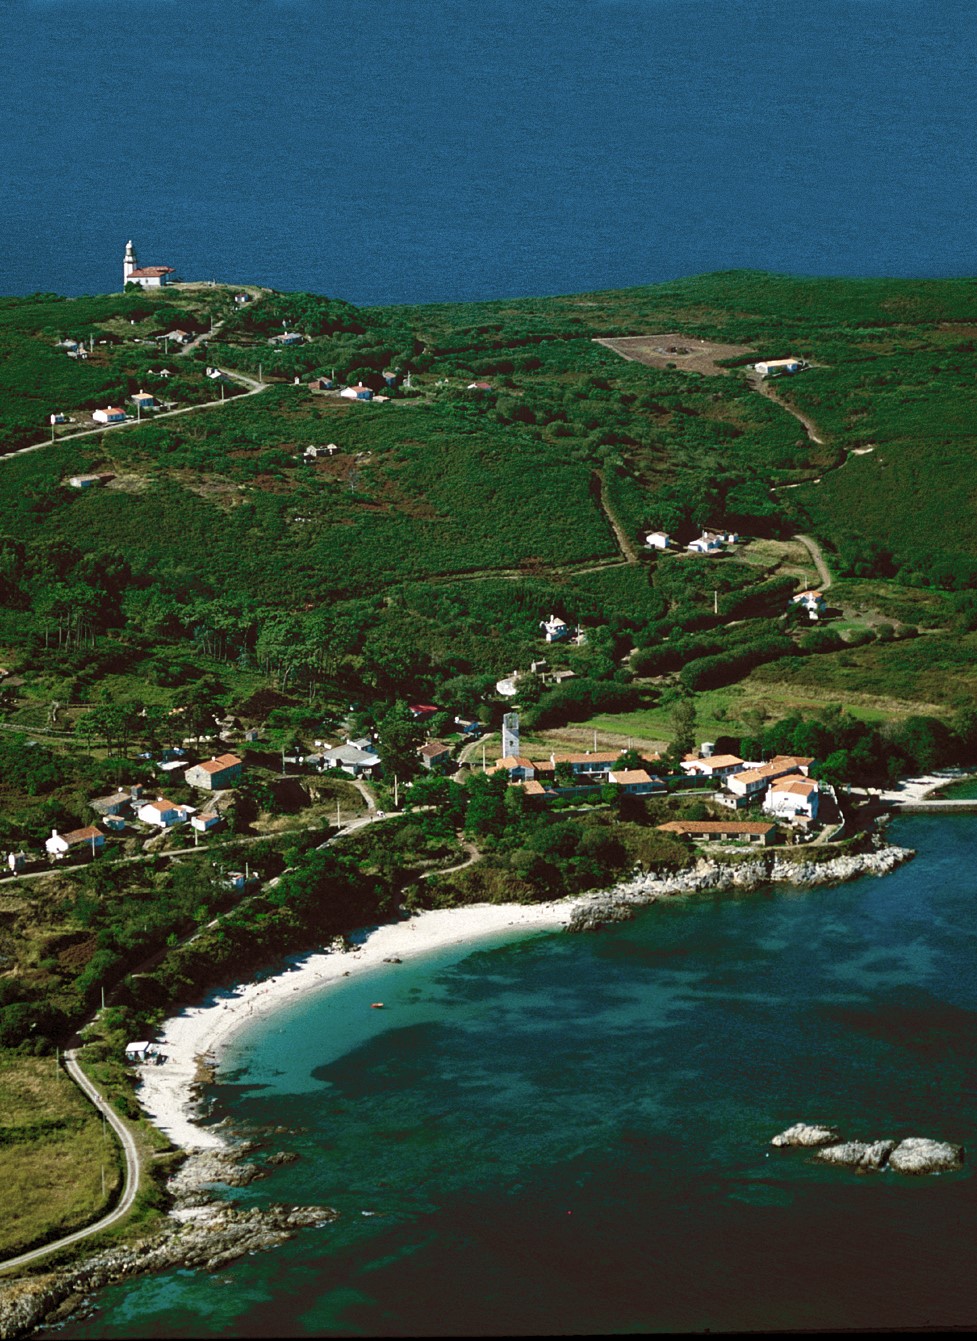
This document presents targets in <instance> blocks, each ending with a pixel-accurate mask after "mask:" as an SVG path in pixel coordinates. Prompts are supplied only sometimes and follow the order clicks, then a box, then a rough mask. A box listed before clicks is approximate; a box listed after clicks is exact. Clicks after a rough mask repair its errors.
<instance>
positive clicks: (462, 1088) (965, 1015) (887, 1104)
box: [67, 817, 977, 1338]
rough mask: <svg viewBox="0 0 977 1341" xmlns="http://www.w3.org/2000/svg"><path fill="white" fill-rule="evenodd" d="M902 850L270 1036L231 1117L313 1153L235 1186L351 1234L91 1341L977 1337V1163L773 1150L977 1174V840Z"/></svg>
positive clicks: (945, 830) (171, 1300) (310, 1005)
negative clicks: (866, 1164) (860, 1144)
mask: <svg viewBox="0 0 977 1341" xmlns="http://www.w3.org/2000/svg"><path fill="white" fill-rule="evenodd" d="M894 837H896V838H897V840H899V841H903V842H907V843H910V844H912V845H913V846H916V847H917V848H918V851H919V856H918V858H917V859H916V861H914V862H912V863H911V864H909V865H907V866H905V867H903V868H901V869H900V870H899V871H897V872H896V873H894V874H893V875H891V876H889V877H886V878H885V879H882V880H877V879H865V880H861V881H858V882H855V883H852V884H849V885H845V886H841V887H838V888H834V889H816V890H812V891H806V892H801V891H793V890H787V889H783V888H778V889H776V890H770V891H767V892H766V893H761V894H753V895H744V896H738V897H723V898H719V897H717V898H709V897H705V898H703V897H699V898H695V899H688V900H674V901H669V902H668V903H665V904H659V905H656V906H654V907H652V908H650V909H648V910H646V911H645V912H644V913H643V915H642V916H641V917H640V918H639V919H638V920H636V921H635V922H633V923H630V924H627V925H624V926H618V927H616V928H614V929H612V930H608V931H605V932H603V933H601V934H599V935H597V936H579V937H573V936H567V935H544V936H538V935H537V936H533V937H529V938H526V937H523V938H522V939H521V940H520V941H518V942H516V943H514V944H509V945H499V944H493V943H488V944H487V945H482V946H480V947H479V948H478V949H476V950H475V951H474V952H473V953H470V954H468V955H463V954H462V953H461V952H460V951H458V950H454V951H451V952H442V953H441V954H440V955H436V956H431V957H430V958H429V959H428V960H427V961H425V962H409V963H405V964H402V965H399V966H394V967H390V968H384V969H383V970H382V971H379V972H378V973H377V974H376V975H374V976H372V977H371V979H370V980H369V981H368V982H355V981H353V982H351V983H349V984H343V985H341V986H337V987H332V988H328V989H326V990H324V991H323V993H322V994H321V995H320V996H319V997H318V998H317V999H315V1000H311V1001H309V1000H306V1001H303V1002H302V1003H301V1004H298V1005H296V1006H295V1007H294V1008H293V1009H291V1010H289V1011H286V1012H283V1013H282V1014H280V1015H278V1016H275V1017H273V1018H271V1019H269V1020H267V1021H263V1022H261V1023H260V1024H258V1025H256V1026H255V1029H254V1031H253V1032H252V1033H250V1034H249V1035H247V1036H243V1037H242V1038H241V1039H240V1040H239V1042H238V1044H237V1046H236V1048H235V1053H234V1056H233V1058H232V1059H229V1060H230V1061H231V1062H232V1063H233V1065H231V1066H230V1067H229V1069H227V1070H225V1071H224V1072H223V1074H224V1076H225V1082H226V1083H224V1084H223V1085H221V1086H219V1087H216V1089H215V1095H216V1099H217V1109H216V1116H217V1117H220V1116H222V1115H225V1114H230V1115H231V1116H232V1118H233V1119H234V1121H235V1122H236V1123H237V1124H238V1125H239V1127H240V1129H241V1130H242V1131H254V1130H255V1129H256V1128H260V1127H262V1126H267V1125H268V1124H272V1125H276V1124H281V1125H283V1126H286V1127H289V1128H293V1129H295V1128H298V1129H301V1130H298V1131H293V1132H292V1134H289V1135H284V1136H283V1135H278V1136H273V1137H270V1138H267V1139H269V1140H270V1142H271V1145H270V1146H268V1147H266V1148H267V1149H272V1148H277V1147H281V1146H284V1147H285V1148H287V1149H292V1150H294V1151H296V1152H298V1153H299V1154H300V1155H301V1160H300V1161H299V1162H298V1163H296V1164H293V1165H290V1166H285V1167H282V1168H279V1169H277V1170H275V1171H274V1172H273V1173H272V1174H271V1176H270V1177H269V1178H268V1179H267V1180H266V1181H263V1182H260V1183H256V1184H253V1185H252V1187H251V1188H249V1189H247V1190H245V1191H242V1192H239V1193H236V1194H234V1195H236V1196H239V1197H240V1198H241V1199H242V1200H243V1201H245V1202H252V1201H256V1202H259V1203H268V1202H279V1201H286V1202H287V1201H297V1202H303V1203H307V1202H312V1201H319V1202H325V1203H327V1204H330V1205H334V1206H335V1207H336V1208H337V1209H338V1210H340V1212H341V1213H342V1218H341V1219H340V1220H339V1221H338V1222H336V1223H335V1224H334V1225H332V1226H328V1227H326V1228H324V1229H322V1230H317V1231H309V1232H307V1233H304V1234H302V1235H300V1236H299V1237H298V1238H296V1239H295V1240H293V1241H292V1242H291V1243H289V1244H287V1245H286V1246H284V1247H282V1248H279V1249H277V1250H275V1251H273V1252H270V1253H263V1254H258V1255H256V1256H254V1257H249V1258H246V1259H244V1260H243V1261H241V1262H240V1263H238V1264H236V1265H234V1266H232V1267H230V1268H228V1269H227V1270H225V1271H222V1272H221V1273H219V1274H218V1275H207V1274H204V1273H191V1272H187V1271H182V1272H172V1273H169V1274H167V1275H164V1276H159V1277H154V1278H147V1279H143V1280H136V1281H130V1282H129V1283H127V1284H126V1285H124V1286H120V1287H117V1288H113V1289H111V1290H108V1291H105V1292H104V1294H103V1295H102V1296H101V1303H102V1308H101V1311H100V1312H99V1313H98V1315H97V1316H96V1317H94V1318H93V1319H91V1320H90V1321H89V1322H87V1323H86V1324H84V1325H76V1326H73V1327H71V1328H69V1329H68V1332H67V1336H69V1337H72V1338H81V1337H86V1338H101V1337H108V1338H117V1337H164V1336H165V1337H195V1336H205V1337H206V1336H221V1337H252V1336H253V1337H258V1336H261V1337H264V1336H306V1335H308V1336H318V1335H331V1334H353V1335H389V1336H405V1335H408V1336H414V1335H418V1336H423V1335H430V1334H437V1335H445V1336H451V1335H455V1334H460V1335H483V1334H516V1335H518V1334H521V1333H526V1332H528V1333H533V1334H548V1333H563V1334H574V1333H602V1332H615V1333H623V1332H631V1331H637V1332H661V1331H669V1330H680V1331H692V1330H699V1329H703V1328H711V1329H713V1330H736V1329H747V1330H752V1329H761V1330H763V1329H771V1330H775V1329H778V1328H814V1329H821V1328H827V1327H834V1328H846V1327H861V1328H868V1327H890V1328H900V1327H908V1326H917V1327H918V1326H938V1325H942V1326H950V1325H966V1324H972V1323H974V1322H975V1321H977V1239H975V1236H974V1234H973V1223H974V1215H975V1212H977V1182H975V1180H974V1178H973V1176H972V1170H971V1169H970V1168H968V1169H966V1170H965V1171H964V1172H963V1173H962V1174H960V1175H947V1176H943V1177H937V1178H929V1179H907V1178H900V1177H899V1176H898V1175H895V1174H879V1175H867V1176H858V1175H856V1174H853V1173H850V1172H846V1171H840V1170H832V1169H827V1168H823V1167H819V1166H816V1165H815V1164H813V1163H812V1162H811V1160H810V1159H808V1158H807V1157H806V1156H805V1155H804V1154H803V1153H802V1152H798V1151H771V1150H770V1148H769V1145H768V1142H769V1140H770V1138H771V1137H772V1136H773V1135H774V1133H776V1132H777V1131H779V1130H781V1129H782V1128H783V1127H784V1126H786V1125H787V1124H789V1123H791V1122H794V1121H797V1120H799V1119H808V1120H812V1119H813V1120H828V1121H832V1122H836V1123H838V1124H839V1126H840V1127H841V1129H842V1131H843V1132H844V1133H845V1134H846V1135H851V1136H860V1137H875V1136H887V1135H891V1136H897V1137H898V1136H904V1135H911V1134H916V1135H933V1136H937V1137H942V1138H945V1139H948V1140H953V1141H959V1142H961V1143H963V1144H964V1145H965V1146H966V1147H967V1148H968V1150H969V1152H970V1156H971V1158H973V1157H974V1155H975V1153H977V973H975V951H977V922H975V901H977V874H975V867H974V861H973V856H974V846H975V840H977V819H975V818H969V817H956V818H953V819H950V820H941V819H936V818H930V817H926V818H919V819H915V820H913V821H905V822H902V823H901V824H899V825H898V826H896V828H895V832H894ZM378 998H379V999H382V1000H384V1001H385V1003H386V1005H387V1009H386V1010H384V1011H382V1012H380V1011H372V1010H371V1009H370V1002H371V1000H375V999H378ZM364 1211H369V1212H371V1213H372V1214H370V1215H364V1214H363V1212H364Z"/></svg>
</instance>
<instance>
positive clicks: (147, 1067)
mask: <svg viewBox="0 0 977 1341" xmlns="http://www.w3.org/2000/svg"><path fill="white" fill-rule="evenodd" d="M914 855H915V854H914V853H913V852H912V851H911V850H910V849H908V848H899V847H893V846H884V847H881V848H879V849H876V850H874V851H871V852H866V853H862V854H859V855H856V856H842V857H835V858H830V859H828V860H826V861H823V862H814V861H804V860H801V861H787V860H784V859H783V858H782V857H780V856H779V855H778V854H777V851H776V849H768V850H766V851H762V850H758V851H757V852H756V853H755V854H754V853H750V854H749V855H748V856H745V859H743V860H741V861H737V862H730V861H728V860H727V861H722V860H719V859H715V858H709V857H703V856H700V857H699V859H698V860H697V861H696V863H695V865H694V866H692V867H690V868H689V869H688V870H684V871H680V872H678V873H676V874H674V875H667V876H658V875H653V874H646V875H636V876H634V877H633V878H631V879H629V880H624V881H621V882H619V883H618V884H616V885H613V886H611V887H610V888H608V889H602V890H592V891H589V892H587V893H584V894H571V895H567V896H565V897H564V898H562V899H557V900H553V901H551V902H548V903H533V904H519V903H506V904H493V903H480V904H474V905H470V906H467V907H460V908H439V909H430V910H426V911H424V912H421V913H417V914H415V915H414V916H413V917H411V918H409V919H408V920H406V921H403V922H392V923H384V924H383V925H380V926H374V927H367V928H360V929H359V930H357V931H355V932H353V933H351V934H350V935H349V937H348V938H347V941H348V943H349V945H350V948H349V949H325V950H313V951H310V952H309V953H307V954H303V955H298V956H295V957H293V958H292V959H291V960H290V961H289V964H288V967H287V968H285V969H284V970H282V971H280V972H278V973H275V974H274V975H272V976H268V977H262V978H259V979H256V980H255V981H253V982H249V983H247V984H239V985H237V986H235V987H233V988H230V989H218V990H216V991H213V992H211V993H210V994H209V996H208V997H207V998H206V999H205V1001H204V1002H203V1003H202V1004H199V1005H195V1006H188V1007H186V1008H185V1009H183V1010H182V1011H180V1012H179V1013H178V1014H175V1015H172V1016H170V1017H168V1018H167V1019H166V1020H165V1021H164V1024H163V1026H162V1029H161V1031H160V1038H159V1046H160V1051H161V1052H162V1053H163V1054H164V1055H165V1057H166V1058H167V1060H166V1062H165V1064H163V1065H156V1064H144V1065H142V1066H140V1067H139V1068H138V1071H137V1074H138V1076H139V1084H138V1088H137V1090H136V1098H137V1100H138V1101H139V1104H140V1106H141V1107H142V1109H143V1111H144V1112H145V1113H146V1116H147V1117H148V1118H149V1120H150V1121H151V1122H152V1123H153V1124H154V1125H155V1126H156V1127H157V1128H158V1129H159V1130H160V1131H162V1132H163V1133H164V1134H165V1135H166V1136H167V1137H169V1139H170V1141H171V1142H172V1143H173V1144H174V1145H175V1146H178V1147H181V1148H182V1149H184V1150H188V1151H191V1150H197V1151H199V1150H220V1149H228V1148H231V1147H232V1146H233V1145H234V1144H235V1142H234V1141H233V1140H232V1139H229V1138H228V1137H226V1136H225V1135H223V1134H222V1133H218V1132H217V1131H215V1130H214V1129H213V1128H209V1127H206V1126H202V1125H201V1114H200V1113H199V1112H198V1098H197V1087H198V1086H199V1084H200V1083H201V1082H202V1081H205V1080H207V1079H208V1078H210V1076H212V1075H213V1073H214V1071H215V1070H216V1069H217V1068H218V1067H219V1065H220V1055H219V1050H220V1049H221V1047H223V1046H224V1045H226V1044H227V1043H229V1042H230V1041H231V1039H232V1038H233V1037H234V1036H235V1035H236V1034H238V1033H239V1032H240V1031H241V1030H243V1029H245V1028H247V1026H248V1024H249V1022H250V1021H252V1020H254V1019H260V1018H262V1017H263V1016H266V1015H269V1014H271V1013H273V1012H274V1011H275V1010H277V1009H278V1008H279V1007H281V1006H283V1005H284V1004H285V1003H286V1002H288V1001H294V1000H295V997H296V995H297V994H301V995H306V994H307V993H309V992H312V991H316V990H318V989H321V988H325V987H327V986H328V985H329V984H331V983H336V982H340V981H342V980H344V979H345V978H347V977H352V976H354V975H359V974H362V973H368V972H370V971H371V970H372V969H375V968H377V967H379V966H380V965H382V964H383V963H384V961H385V960H390V959H394V958H396V959H399V960H403V959H405V958H414V957H416V956H418V955H421V954H425V953H428V952H433V951H436V950H442V949H445V948H448V947H450V946H454V945H464V946H466V947H467V946H471V947H472V948H475V946H476V945H477V943H478V941H479V940H480V939H482V938H484V937H487V936H493V935H497V934H498V933H499V932H504V931H506V930H510V929H511V930H512V931H513V932H515V933H518V932H521V931H537V932H540V933H543V932H554V931H559V930H561V929H563V930H565V929H567V928H568V927H570V925H571V923H572V924H574V927H575V928H576V929H588V928H593V927H596V926H599V925H601V924H602V923H603V922H604V921H608V920H611V921H613V920H619V919H620V918H621V916H622V915H623V916H631V915H633V912H634V910H635V909H636V908H638V907H641V906H644V905H647V904H651V903H655V902H657V901H658V900H659V899H662V898H673V897H676V896H681V895H691V894H700V893H710V892H713V893H723V892H728V891H740V892H749V891H750V890H752V889H757V888H759V887H760V886H762V885H767V884H791V885H796V886H801V887H810V886H813V885H821V884H838V883H842V882H845V881H848V880H853V879H857V878H858V877H859V876H862V875H886V874H888V873H889V871H892V870H894V869H895V868H896V866H898V865H901V864H902V863H903V862H904V861H907V860H908V859H909V858H911V857H912V856H914Z"/></svg>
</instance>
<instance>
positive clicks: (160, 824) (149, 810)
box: [136, 796, 195, 829]
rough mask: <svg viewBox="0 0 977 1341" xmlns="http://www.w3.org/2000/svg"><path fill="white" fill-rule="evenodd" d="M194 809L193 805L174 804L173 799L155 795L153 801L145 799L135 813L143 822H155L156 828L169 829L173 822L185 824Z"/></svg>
mask: <svg viewBox="0 0 977 1341" xmlns="http://www.w3.org/2000/svg"><path fill="white" fill-rule="evenodd" d="M194 811H195V807H194V806H185V805H176V804H175V803H174V802H173V801H167V799H166V797H165V796H157V798H156V800H155V801H147V802H145V803H144V804H143V805H141V806H140V807H139V809H138V810H137V811H136V815H137V817H138V818H139V819H141V820H142V822H143V824H155V825H156V827H157V828H160V829H169V828H171V827H172V826H173V825H174V824H186V822H187V819H188V818H189V817H190V815H192V814H193V813H194Z"/></svg>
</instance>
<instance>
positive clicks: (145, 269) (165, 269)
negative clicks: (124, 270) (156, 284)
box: [129, 265, 173, 279]
mask: <svg viewBox="0 0 977 1341" xmlns="http://www.w3.org/2000/svg"><path fill="white" fill-rule="evenodd" d="M172 273H173V267H172V266H171V265H143V266H140V267H139V269H138V270H130V271H129V278H130V279H154V278H158V277H159V276H160V275H172Z"/></svg>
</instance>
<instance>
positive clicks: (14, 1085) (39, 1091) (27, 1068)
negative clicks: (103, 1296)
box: [0, 1052, 122, 1258]
mask: <svg viewBox="0 0 977 1341" xmlns="http://www.w3.org/2000/svg"><path fill="white" fill-rule="evenodd" d="M0 1136H2V1139H0V1180H2V1186H3V1207H4V1214H3V1218H2V1227H0V1258H6V1257H12V1256H14V1255H15V1254H16V1253H18V1252H20V1251H22V1250H23V1249H25V1248H27V1247H29V1246H31V1245H34V1244H38V1243H43V1242H45V1240H47V1239H49V1238H53V1237H54V1236H55V1235H56V1234H58V1233H65V1232H69V1231H70V1230H72V1229H77V1228H79V1227H80V1226H82V1225H85V1224H88V1223H89V1222H90V1221H91V1220H93V1219H94V1218H95V1217H96V1216H97V1215H98V1214H99V1212H100V1211H102V1210H103V1209H104V1208H105V1207H106V1205H107V1203H108V1202H109V1200H110V1199H111V1198H112V1197H113V1196H114V1195H115V1193H116V1191H117V1189H118V1188H119V1187H120V1186H121V1181H122V1169H121V1166H120V1154H119V1149H118V1144H117V1142H116V1140H115V1137H114V1136H113V1134H112V1132H111V1131H109V1132H108V1134H107V1135H106V1133H105V1132H104V1131H103V1124H102V1121H101V1119H100V1118H99V1116H98V1114H97V1113H96V1112H95V1109H94V1108H93V1107H92V1105H91V1104H90V1103H89V1102H88V1100H87V1099H86V1098H84V1096H83V1095H82V1094H81V1092H80V1091H79V1090H78V1089H77V1087H76V1086H75V1085H74V1084H73V1083H72V1081H70V1080H69V1079H68V1077H67V1076H66V1075H65V1074H64V1072H63V1071H62V1070H61V1069H60V1068H56V1067H55V1064H54V1059H53V1058H51V1057H46V1058H43V1059H42V1058H39V1057H25V1056H17V1055H12V1054H10V1053H9V1052H4V1053H3V1054H0ZM103 1174H104V1188H103Z"/></svg>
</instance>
